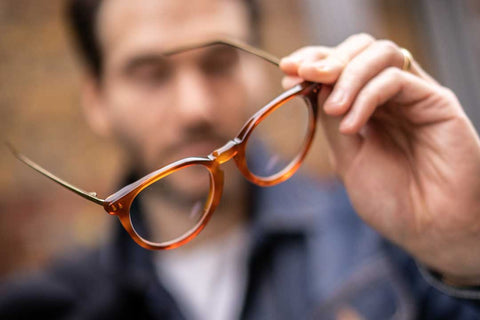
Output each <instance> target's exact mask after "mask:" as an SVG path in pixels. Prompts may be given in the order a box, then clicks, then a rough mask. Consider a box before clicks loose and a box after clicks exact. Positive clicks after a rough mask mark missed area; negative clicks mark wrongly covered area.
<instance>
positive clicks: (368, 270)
mask: <svg viewBox="0 0 480 320" xmlns="http://www.w3.org/2000/svg"><path fill="white" fill-rule="evenodd" d="M251 190H252V199H253V202H252V212H251V219H250V223H251V225H250V228H249V230H250V231H249V236H250V240H251V241H250V243H251V247H250V257H249V260H248V275H247V285H246V291H245V296H244V303H243V308H242V312H241V315H240V318H241V319H342V318H341V315H342V312H343V313H344V312H349V313H350V314H354V315H356V316H357V317H358V318H359V319H480V304H479V301H480V299H479V298H478V291H476V290H471V291H468V290H467V291H462V290H455V289H454V288H449V287H447V286H444V287H442V284H441V283H439V282H438V281H437V280H435V278H434V277H433V276H432V275H431V274H430V273H428V272H427V273H426V277H424V276H422V274H421V273H422V272H424V273H425V270H423V271H422V269H421V268H420V269H419V267H418V266H417V264H416V263H415V261H414V260H413V259H411V258H410V257H409V256H408V255H407V254H406V253H405V252H403V251H402V250H401V249H399V248H398V247H396V246H394V245H393V244H391V243H389V242H388V241H386V240H385V239H384V238H382V237H381V236H380V235H379V234H378V233H376V232H375V231H374V230H373V229H371V228H370V227H368V226H367V225H365V224H364V223H363V222H362V221H361V220H360V218H359V217H358V216H357V215H356V214H355V212H354V210H353V209H352V207H351V205H350V203H349V200H348V197H347V195H346V192H345V190H344V188H343V187H342V186H341V184H340V183H338V181H336V180H334V179H331V180H328V181H323V182H318V181H312V180H309V179H307V178H305V177H302V176H301V175H298V174H297V175H296V176H295V177H293V178H292V179H290V180H289V181H287V182H285V183H282V184H280V185H278V186H274V187H269V188H260V187H252V188H251ZM207 227H208V226H207ZM194 241H195V240H194ZM431 282H436V283H437V284H438V286H439V287H440V289H443V291H448V293H449V294H447V293H445V292H442V291H440V290H438V289H437V288H435V287H433V286H432V285H430V283H431ZM452 294H453V295H456V297H455V296H451V295H452ZM462 294H465V295H463V298H461V297H462ZM41 316H46V317H50V318H52V319H185V317H184V315H183V313H182V310H180V308H179V307H178V305H177V303H176V302H175V301H174V299H173V298H172V296H171V295H170V294H169V293H168V292H167V290H166V289H165V287H164V286H163V285H162V279H158V277H157V275H156V273H155V270H154V266H153V262H152V253H151V252H150V251H148V250H145V249H143V248H141V247H139V246H138V245H136V244H135V243H134V242H133V240H131V239H130V237H129V236H128V234H127V233H126V232H125V231H124V230H123V229H122V228H121V226H120V224H118V227H117V228H116V230H115V232H114V235H113V237H112V239H111V241H109V242H108V244H107V245H105V246H104V247H102V248H101V249H100V250H98V251H95V252H93V253H88V254H85V255H84V254H78V255H77V256H76V257H74V258H70V259H69V260H67V261H63V262H62V263H58V264H56V265H55V266H53V267H52V268H50V269H49V270H48V271H47V272H45V273H43V274H42V275H41V276H35V277H32V278H29V279H28V280H23V281H21V282H10V283H7V284H3V285H2V287H1V291H0V318H1V319H17V318H22V317H25V318H29V317H37V318H38V317H41Z"/></svg>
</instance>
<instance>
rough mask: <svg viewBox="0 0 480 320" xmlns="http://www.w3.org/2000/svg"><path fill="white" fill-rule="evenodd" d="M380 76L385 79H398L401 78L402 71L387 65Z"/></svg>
mask: <svg viewBox="0 0 480 320" xmlns="http://www.w3.org/2000/svg"><path fill="white" fill-rule="evenodd" d="M382 76H383V77H384V78H385V79H386V80H387V81H393V80H399V79H402V76H403V74H402V71H401V70H400V69H398V68H395V67H388V68H386V69H385V70H384V71H383V72H382Z"/></svg>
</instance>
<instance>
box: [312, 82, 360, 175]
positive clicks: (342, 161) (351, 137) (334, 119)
mask: <svg viewBox="0 0 480 320" xmlns="http://www.w3.org/2000/svg"><path fill="white" fill-rule="evenodd" d="M331 92H332V87H331V86H327V85H323V86H322V89H321V90H320V92H319V94H318V107H319V110H318V113H319V122H320V124H321V127H322V130H323V133H324V135H325V137H326V138H327V142H328V145H329V153H330V154H329V158H330V161H331V162H332V167H333V169H334V170H335V172H336V173H337V174H339V175H340V177H341V178H343V177H344V175H345V172H346V170H347V169H348V168H349V167H350V164H351V163H352V161H353V159H354V158H355V155H356V154H357V152H358V150H359V148H360V145H361V143H362V137H361V136H360V135H359V134H344V133H341V132H340V131H339V126H340V121H341V120H342V117H341V116H330V115H327V114H326V113H325V111H324V110H323V104H324V103H325V101H326V100H327V98H328V96H329V95H330V93H331Z"/></svg>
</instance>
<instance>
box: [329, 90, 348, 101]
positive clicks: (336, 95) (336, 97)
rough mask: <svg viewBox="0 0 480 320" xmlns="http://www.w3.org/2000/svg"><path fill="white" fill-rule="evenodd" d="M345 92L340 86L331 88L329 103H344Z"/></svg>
mask: <svg viewBox="0 0 480 320" xmlns="http://www.w3.org/2000/svg"><path fill="white" fill-rule="evenodd" d="M345 100H346V94H345V91H344V90H343V89H341V88H337V89H335V90H333V93H332V95H331V96H330V103H332V104H335V105H342V104H343V103H345Z"/></svg>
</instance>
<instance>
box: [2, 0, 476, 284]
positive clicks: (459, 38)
mask: <svg viewBox="0 0 480 320" xmlns="http://www.w3.org/2000/svg"><path fill="white" fill-rule="evenodd" d="M259 3H260V6H261V11H262V13H261V16H262V20H261V29H262V30H261V32H262V35H263V37H262V38H263V42H262V44H261V46H262V47H263V48H264V49H266V50H268V51H270V52H272V53H274V54H276V55H277V56H283V55H286V54H288V53H290V52H291V51H293V50H295V49H297V48H299V47H301V46H304V45H311V44H321V45H336V44H338V43H339V42H340V41H342V40H344V39H345V38H346V37H347V36H349V35H351V34H353V33H358V32H368V33H371V34H372V35H373V36H375V37H376V38H389V39H392V40H393V41H395V42H396V43H398V44H399V45H400V46H403V47H406V48H408V49H409V50H410V51H411V52H412V54H413V56H414V57H415V58H416V59H417V61H419V62H420V64H421V65H423V66H424V68H425V69H426V70H427V71H428V72H430V73H431V74H433V75H434V76H435V77H436V78H437V79H439V80H440V82H442V83H443V84H444V85H446V86H448V87H450V88H452V89H453V90H454V91H455V92H456V93H457V95H458V96H459V99H460V100H461V102H462V104H463V106H464V108H465V110H466V111H467V113H468V114H469V115H470V117H471V118H472V120H473V121H474V123H475V125H476V126H477V128H479V125H480V107H479V102H478V101H480V90H479V88H480V63H479V61H478V60H479V59H478V57H480V1H478V0H403V1H398V0H364V1H354V0H321V1H320V0H260V1H259ZM0 70H1V71H0V112H1V113H0V136H1V138H2V140H8V141H11V142H12V143H13V144H15V145H16V146H17V147H18V148H19V149H20V150H22V151H23V152H25V153H26V154H28V155H29V156H30V157H32V158H33V159H35V160H36V161H37V162H38V163H40V164H41V165H43V166H45V167H46V168H48V169H49V170H51V171H52V172H54V173H55V174H57V175H58V176H60V177H63V178H64V179H66V180H67V181H69V182H72V183H73V184H75V185H78V186H80V187H82V188H84V189H86V190H87V191H96V192H97V193H98V194H99V195H100V196H107V195H109V194H110V193H112V192H113V191H115V190H116V187H117V186H118V184H119V180H120V179H121V170H122V165H123V161H122V159H121V156H120V154H119V152H118V150H116V149H115V147H114V146H113V145H112V143H111V142H110V141H105V140H101V139H98V138H97V137H95V136H94V135H93V134H92V133H91V132H90V130H89V129H88V127H87V125H86V123H85V122H84V119H83V115H82V112H81V108H80V98H79V86H80V84H81V76H82V75H81V72H80V71H81V68H80V65H79V63H78V61H77V59H76V54H75V52H74V50H73V49H72V46H71V43H70V39H69V33H68V30H67V27H66V25H65V21H64V1H63V0H51V1H35V0H2V1H0ZM0 150H1V151H0V154H1V157H0V191H1V192H0V277H5V276H7V275H11V274H13V273H17V272H25V271H30V270H34V269H36V268H39V267H41V266H43V265H45V264H47V263H48V262H49V261H51V260H52V259H53V258H54V257H55V256H58V255H61V254H62V252H65V251H69V252H70V253H72V248H78V247H94V246H96V245H97V244H98V243H99V242H100V241H102V239H103V238H104V237H105V236H106V234H107V232H108V227H109V225H110V222H112V220H113V219H112V217H109V216H108V215H107V214H106V213H105V212H104V211H103V209H101V208H100V207H98V206H96V205H94V204H92V203H90V202H88V201H84V200H83V199H81V198H80V197H78V196H77V195H75V194H73V193H70V192H68V191H65V190H64V189H62V188H61V187H59V186H57V185H55V184H54V183H51V182H49V181H47V180H46V179H45V178H44V177H41V176H40V175H38V174H36V173H35V172H33V171H32V170H31V169H29V168H27V167H26V166H25V165H23V164H21V163H20V162H19V161H17V160H15V158H14V157H13V156H12V155H11V154H10V153H9V152H8V150H7V148H5V147H2V148H0ZM303 170H307V171H309V173H310V174H314V175H316V176H318V177H323V176H326V175H331V172H330V168H329V166H328V161H327V157H326V153H325V143H324V140H323V139H322V137H321V135H320V134H317V136H316V138H315V144H314V146H313V148H312V151H311V153H310V154H309V157H308V161H307V164H306V165H305V166H304V169H303ZM73 252H74V251H73Z"/></svg>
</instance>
